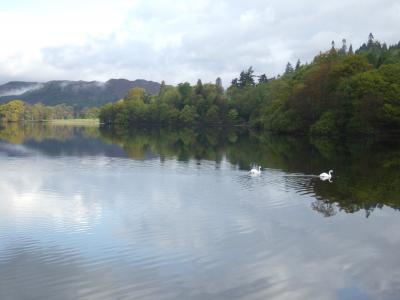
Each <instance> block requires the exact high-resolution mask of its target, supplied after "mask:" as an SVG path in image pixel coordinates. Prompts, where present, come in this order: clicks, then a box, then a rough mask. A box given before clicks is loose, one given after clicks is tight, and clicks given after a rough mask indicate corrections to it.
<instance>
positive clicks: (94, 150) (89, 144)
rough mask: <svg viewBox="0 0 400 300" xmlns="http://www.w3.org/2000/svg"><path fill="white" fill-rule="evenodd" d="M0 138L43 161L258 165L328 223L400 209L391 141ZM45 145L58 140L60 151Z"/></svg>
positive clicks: (160, 135) (32, 131)
mask: <svg viewBox="0 0 400 300" xmlns="http://www.w3.org/2000/svg"><path fill="white" fill-rule="evenodd" d="M0 139H1V140H3V141H7V142H8V143H13V144H30V145H32V141H34V142H35V145H34V146H35V147H36V148H37V149H42V151H43V152H44V153H46V155H59V154H60V153H63V154H65V155H119V154H118V153H117V154H116V151H117V150H116V149H115V148H118V149H119V151H121V152H123V153H125V154H126V155H127V156H129V157H130V158H132V159H148V158H152V159H154V158H158V159H160V160H161V161H163V160H166V159H177V160H180V161H190V160H195V161H198V162H201V160H208V161H214V162H216V164H217V166H218V164H219V163H221V162H222V161H223V160H225V159H226V160H227V161H229V162H230V163H231V164H232V165H233V166H234V167H235V166H236V167H237V168H239V169H241V170H248V169H249V166H250V165H251V164H253V163H256V164H258V165H261V166H262V167H263V168H270V169H279V170H282V171H284V172H286V174H287V176H291V174H297V175H301V176H297V175H296V176H292V177H291V178H290V181H289V182H288V183H289V188H290V189H293V190H294V191H295V192H297V193H299V194H302V195H304V194H307V195H309V196H310V197H313V198H314V200H313V202H312V204H311V208H312V209H313V210H314V211H316V212H318V213H320V214H321V215H323V216H325V217H331V216H334V215H336V214H337V213H338V212H340V211H341V212H345V213H355V212H358V211H360V210H363V211H364V212H365V215H366V217H369V216H371V214H372V212H373V211H374V210H375V209H376V208H378V209H379V208H382V207H384V206H388V207H391V208H393V209H396V210H400V175H399V174H400V173H399V171H398V170H399V167H400V143H399V142H397V141H393V140H389V141H378V140H368V139H364V140H358V141H357V140H355V141H353V142H352V143H348V142H346V141H335V142H332V141H330V140H309V139H308V138H307V137H288V136H273V135H268V134H266V133H259V132H252V131H250V132H249V131H247V130H245V129H240V128H236V129H235V128H229V129H227V128H207V129H203V130H193V129H188V128H183V129H181V130H169V129H166V128H153V129H150V128H147V129H139V128H130V129H128V128H121V127H113V128H108V127H104V128H100V129H99V128H97V127H71V126H48V125H45V124H37V123H30V124H25V125H22V126H21V125H18V124H16V123H12V124H6V125H4V126H3V127H2V128H1V129H0ZM49 141H58V144H57V147H58V148H57V151H54V147H55V146H54V143H49ZM72 141H73V142H72ZM68 147H70V148H71V149H70V150H69V151H66V149H67V148H68ZM121 149H122V150H121ZM331 168H332V169H334V170H335V173H334V177H333V183H329V182H322V181H320V180H319V179H318V178H316V177H313V176H312V175H313V174H314V175H316V174H319V173H320V172H321V171H322V170H329V169H331Z"/></svg>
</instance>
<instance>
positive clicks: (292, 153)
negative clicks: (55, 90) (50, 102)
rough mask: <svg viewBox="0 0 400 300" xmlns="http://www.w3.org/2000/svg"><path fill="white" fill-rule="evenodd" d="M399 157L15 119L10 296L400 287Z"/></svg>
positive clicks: (283, 294)
mask: <svg viewBox="0 0 400 300" xmlns="http://www.w3.org/2000/svg"><path fill="white" fill-rule="evenodd" d="M252 163H257V164H260V165H261V166H262V167H263V168H264V170H263V173H262V175H261V176H260V177H250V176H248V174H247V171H248V170H249V167H250V165H251V164H252ZM399 167H400V145H399V144H398V143H395V142H393V141H389V142H388V141H386V142H376V141H375V142H373V141H366V140H361V141H359V142H357V143H352V144H346V143H344V142H340V143H336V144H335V143H330V142H328V141H324V140H312V141H309V140H307V139H299V138H298V139H295V138H288V137H271V136H265V135H264V136H260V135H259V136H257V135H255V134H252V133H238V132H234V131H221V132H219V131H218V130H208V131H203V132H194V131H191V130H182V131H175V132H174V131H166V130H161V131H160V130H151V131H140V130H131V131H130V132H127V131H124V130H110V129H102V130H99V129H97V128H78V127H50V126H38V125H36V126H32V125H31V126H26V127H24V128H22V127H18V126H16V125H13V126H7V127H5V128H3V129H1V130H0V299H2V300H4V299H363V300H364V299H399V298H400V256H399V253H400V250H399V249H400V214H399V208H400V173H399ZM331 168H332V169H334V175H335V177H334V178H333V182H332V183H329V182H322V181H320V180H319V178H317V177H315V176H314V175H315V174H319V173H320V172H321V171H328V170H329V169H331Z"/></svg>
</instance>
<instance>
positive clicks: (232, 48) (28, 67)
mask: <svg viewBox="0 0 400 300" xmlns="http://www.w3.org/2000/svg"><path fill="white" fill-rule="evenodd" d="M40 3H41V5H40V6H39V7H36V6H32V7H31V8H30V9H29V10H28V9H27V10H21V9H19V8H18V7H12V6H11V7H7V8H6V9H3V10H1V11H2V13H0V34H1V36H2V39H3V44H7V45H9V46H8V47H3V48H2V49H0V57H1V58H0V65H1V67H0V80H3V81H5V80H10V79H14V80H17V79H29V80H35V81H39V80H50V79H84V80H107V79H109V78H115V77H125V78H128V79H136V78H145V79H152V80H157V81H160V80H166V81H167V82H169V83H178V82H181V81H185V80H187V81H190V82H195V81H196V80H197V78H202V79H203V80H205V81H214V80H215V78H216V77H218V76H220V77H222V78H223V80H224V83H225V84H228V83H229V81H230V80H231V79H232V78H233V77H236V76H237V74H238V73H239V72H240V71H241V70H242V69H244V68H247V67H249V66H253V67H254V69H255V70H256V72H257V73H267V75H268V76H274V75H276V74H277V73H281V72H282V71H283V69H284V67H285V65H286V63H287V62H288V61H291V62H292V63H295V61H296V60H297V59H298V58H300V59H301V60H302V61H303V62H305V61H310V60H312V58H313V56H314V55H315V54H316V53H318V52H319V51H320V50H326V49H327V48H329V46H330V42H331V41H332V40H336V41H337V44H340V41H341V39H342V38H346V39H347V40H348V42H349V43H353V44H354V46H355V47H357V46H359V45H360V44H361V43H362V42H363V41H364V40H366V38H367V36H368V34H369V32H373V33H374V34H375V36H376V37H377V38H379V39H381V40H384V41H387V42H389V43H395V42H396V43H397V42H398V40H400V36H399V35H398V30H397V28H399V26H400V18H398V16H399V13H400V4H398V2H397V1H394V0H385V1H377V0H366V1H364V2H363V5H362V7H361V6H360V5H359V3H358V1H356V0H349V1H336V2H330V3H325V2H320V1H315V0H309V1H302V2H299V1H294V0H283V1H276V0H273V1H268V2H266V1H261V0H255V1H251V2H249V3H244V2H243V1H238V0H234V1H208V0H203V1H196V2H195V3H193V2H192V1H190V2H189V1H183V0H175V1H161V0H153V1H144V0H137V1H123V0H119V1H113V2H112V3H111V1H96V2H94V1H87V2H85V4H84V5H81V4H79V5H78V2H77V1H76V0H74V1H72V2H61V3H59V2H57V3H58V4H54V3H52V2H48V1H41V2H40ZM1 6H3V4H1V5H0V8H1ZM354 7H357V9H356V10H355V9H354ZM371 11H373V12H374V15H373V16H371V13H370V12H371ZM16 20H18V21H17V22H16ZM10 24H12V26H10Z"/></svg>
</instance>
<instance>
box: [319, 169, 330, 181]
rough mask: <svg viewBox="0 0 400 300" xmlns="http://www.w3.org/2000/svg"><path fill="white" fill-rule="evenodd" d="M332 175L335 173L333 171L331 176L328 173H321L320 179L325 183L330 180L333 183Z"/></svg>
mask: <svg viewBox="0 0 400 300" xmlns="http://www.w3.org/2000/svg"><path fill="white" fill-rule="evenodd" d="M332 173H333V170H329V174H327V173H325V172H324V173H321V174H319V178H320V179H321V180H322V181H325V180H329V181H331V178H332Z"/></svg>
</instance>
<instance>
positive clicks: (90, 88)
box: [0, 79, 160, 108]
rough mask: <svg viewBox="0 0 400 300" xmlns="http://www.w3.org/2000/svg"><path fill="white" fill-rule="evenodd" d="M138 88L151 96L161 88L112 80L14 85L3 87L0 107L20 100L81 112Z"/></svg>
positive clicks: (149, 82)
mask: <svg viewBox="0 0 400 300" xmlns="http://www.w3.org/2000/svg"><path fill="white" fill-rule="evenodd" d="M134 87H141V88H144V89H145V90H146V92H147V93H148V94H156V93H157V92H158V91H159V89H160V84H159V83H158V82H154V81H147V80H143V79H137V80H134V81H129V80H126V79H110V80H108V81H107V82H100V81H67V80H59V81H48V82H44V83H40V82H23V81H12V82H8V83H6V84H3V85H0V103H4V102H7V101H9V100H13V99H20V100H24V101H25V102H28V103H30V104H35V103H38V102H41V103H43V104H45V105H57V104H61V103H66V104H68V105H73V106H76V107H78V108H79V107H80V108H82V107H90V106H100V105H103V104H105V103H107V102H115V101H117V100H119V99H121V98H123V97H124V96H125V94H126V93H127V92H128V91H129V90H130V89H132V88H134Z"/></svg>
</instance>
